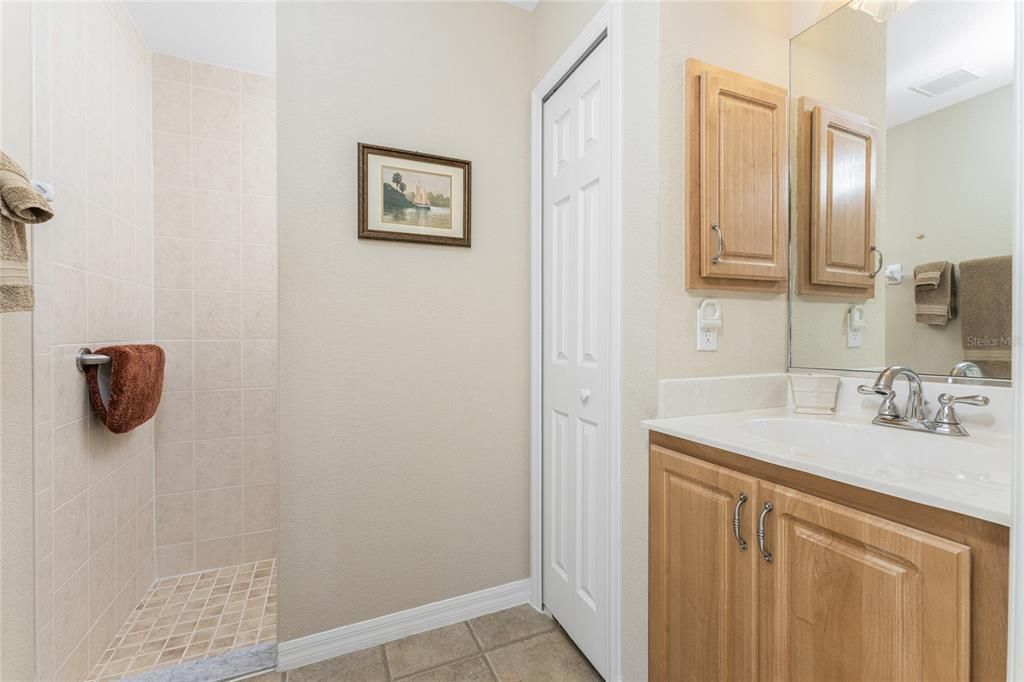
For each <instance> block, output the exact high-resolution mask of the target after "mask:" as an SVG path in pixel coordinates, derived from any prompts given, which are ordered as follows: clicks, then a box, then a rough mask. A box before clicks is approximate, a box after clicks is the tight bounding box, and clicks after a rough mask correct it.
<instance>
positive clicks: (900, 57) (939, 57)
mask: <svg viewBox="0 0 1024 682" xmlns="http://www.w3.org/2000/svg"><path fill="white" fill-rule="evenodd" d="M1013 4H1014V3H1013V1H1012V0H999V1H997V2H983V1H975V2H949V1H944V0H919V2H916V3H914V4H913V5H911V6H909V7H907V8H906V9H904V10H902V11H900V12H899V14H897V15H896V16H894V17H893V18H892V19H889V22H888V25H887V38H886V41H887V48H886V49H887V54H886V64H887V71H888V73H887V76H886V87H887V90H888V93H887V97H886V125H887V126H888V127H890V128H891V127H893V126H897V125H899V124H901V123H906V122H907V121H910V120H912V119H915V118H919V117H921V116H924V115H926V114H930V113H932V112H933V111H938V110H939V109H944V108H946V107H948V106H950V105H953V104H956V103H958V102H962V101H964V100H966V99H970V98H972V97H977V96H978V95H980V94H982V93H985V92H988V91H990V90H994V89H996V88H998V87H1001V86H1003V85H1007V84H1009V83H1011V82H1013ZM958 66H966V67H969V68H970V69H971V70H975V69H980V70H981V73H983V74H984V77H983V78H981V79H980V80H977V81H974V82H972V83H968V84H967V85H964V86H962V87H959V88H956V89H955V90H951V91H950V92H947V93H946V94H944V95H939V96H938V97H926V96H924V95H921V94H919V93H916V92H914V91H912V90H908V89H907V88H908V87H909V86H911V85H916V84H917V83H920V82H921V81H923V80H925V79H928V78H931V77H932V76H937V75H939V74H940V73H943V72H945V71H949V70H951V69H954V68H956V67H958Z"/></svg>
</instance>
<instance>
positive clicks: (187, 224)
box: [153, 185, 192, 237]
mask: <svg viewBox="0 0 1024 682" xmlns="http://www.w3.org/2000/svg"><path fill="white" fill-rule="evenodd" d="M153 202H154V203H153V224H154V229H155V231H156V234H157V235H158V236H161V237H191V236H192V190H190V189H189V188H188V187H177V186H174V185H156V187H154V188H153Z"/></svg>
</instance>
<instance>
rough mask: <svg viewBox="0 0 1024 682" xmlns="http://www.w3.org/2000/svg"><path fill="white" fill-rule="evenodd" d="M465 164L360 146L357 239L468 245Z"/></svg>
mask: <svg viewBox="0 0 1024 682" xmlns="http://www.w3.org/2000/svg"><path fill="white" fill-rule="evenodd" d="M469 217H470V162H469V161H462V160H459V159H449V158H447V157H444V156H433V155H431V154H421V153H420V152H410V151H405V150H402V149H391V148H389V147H377V146H374V145H370V144H363V143H360V144H359V238H360V239H385V240H389V241H398V242H420V243H424V244H447V245H449V246H469V244H470V241H469V239H470V233H469V222H470V221H469Z"/></svg>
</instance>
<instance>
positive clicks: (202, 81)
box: [192, 62, 239, 92]
mask: <svg viewBox="0 0 1024 682" xmlns="http://www.w3.org/2000/svg"><path fill="white" fill-rule="evenodd" d="M192 85H194V86H198V87H203V88H213V89H214V90H225V91H227V92H238V89H239V72H238V71H235V70H234V69H226V68H224V67H222V66H213V65H211V64H203V63H201V62H192Z"/></svg>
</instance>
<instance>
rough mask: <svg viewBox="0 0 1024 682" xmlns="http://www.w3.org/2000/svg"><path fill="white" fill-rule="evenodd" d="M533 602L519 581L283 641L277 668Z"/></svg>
mask: <svg viewBox="0 0 1024 682" xmlns="http://www.w3.org/2000/svg"><path fill="white" fill-rule="evenodd" d="M529 599H530V581H529V579H526V580H517V581H516V582H512V583H506V584H504V585H497V586H495V587H489V588H487V589H485V590H480V591H479V592H470V593H469V594H463V595H460V596H458V597H452V598H450V599H443V600H441V601H436V602H434V603H432V604H424V605H423V606H417V607H416V608H412V609H406V610H405V611H399V612H397V613H389V614H388V615H386V616H380V617H379V618H371V619H370V620H364V621H362V622H360V623H352V624H351V625H344V626H342V627H340V628H334V629H333V630H326V631H324V632H317V633H315V634H312V635H306V636H305V637H299V638H298V639H292V640H289V641H287V642H280V643H279V644H278V645H277V669H278V670H291V669H292V668H298V667H300V666H304V665H309V664H310V663H317V662H319V661H325V660H327V659H328V658H334V657H335V656H342V655H344V654H348V653H352V652H353V651H359V650H360V649H366V648H368V647H371V646H377V645H379V644H384V643H386V642H391V641H393V640H396V639H401V638H402V637H408V636H409V635H415V634H417V633H420V632H426V631H427V630H433V629H435V628H440V627H444V626H445V625H452V624H454V623H458V622H461V621H464V620H468V619H470V618H476V617H478V616H484V615H486V614H488V613H494V612H495V611H501V610H502V609H507V608H511V607H513V606H518V605H520V604H525V603H527V602H528V601H529Z"/></svg>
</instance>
